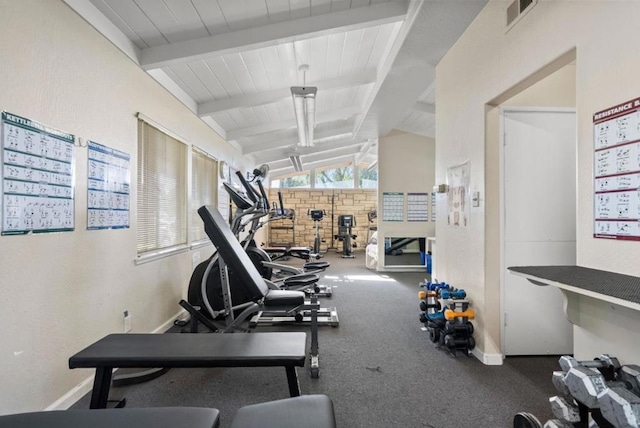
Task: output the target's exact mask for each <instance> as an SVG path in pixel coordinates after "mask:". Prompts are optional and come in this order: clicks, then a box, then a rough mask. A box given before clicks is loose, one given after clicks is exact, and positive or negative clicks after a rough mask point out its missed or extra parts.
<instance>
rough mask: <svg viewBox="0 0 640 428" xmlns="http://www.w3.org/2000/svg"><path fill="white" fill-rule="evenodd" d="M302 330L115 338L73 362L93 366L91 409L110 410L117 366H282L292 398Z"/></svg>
mask: <svg viewBox="0 0 640 428" xmlns="http://www.w3.org/2000/svg"><path fill="white" fill-rule="evenodd" d="M306 346H307V335H306V333H304V332H287V333H251V334H242V333H239V334H202V335H200V334H180V333H175V334H170V333H166V334H111V335H108V336H106V337H104V338H102V339H100V340H99V341H97V342H95V343H94V344H92V345H90V346H88V347H87V348H85V349H84V350H82V351H80V352H78V353H77V354H75V355H74V356H72V357H71V358H69V368H71V369H75V368H95V369H96V374H95V378H94V382H93V391H92V393H91V403H90V408H91V409H104V408H106V407H107V400H108V398H109V389H110V387H111V378H112V372H113V369H115V368H155V367H171V368H174V367H182V368H189V367H274V366H279V367H284V368H285V370H286V373H287V383H288V386H289V394H290V395H291V396H292V397H295V396H299V395H300V386H299V384H298V374H297V373H296V367H303V366H304V362H305V359H306Z"/></svg>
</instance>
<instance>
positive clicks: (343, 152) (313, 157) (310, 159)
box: [269, 146, 360, 170]
mask: <svg viewBox="0 0 640 428" xmlns="http://www.w3.org/2000/svg"><path fill="white" fill-rule="evenodd" d="M359 151H360V147H357V146H350V147H340V148H338V149H333V150H323V151H321V152H315V153H311V154H308V155H301V154H300V153H289V154H288V155H287V157H286V158H283V159H281V160H278V161H275V162H269V168H270V170H272V169H276V170H277V169H283V168H286V167H287V166H289V165H290V162H289V156H291V155H294V154H296V155H299V156H300V160H301V161H302V164H303V165H306V164H308V163H309V164H313V163H314V162H321V161H325V160H327V159H335V158H341V157H344V156H352V157H353V155H354V154H356V153H358V152H359ZM352 160H353V159H352Z"/></svg>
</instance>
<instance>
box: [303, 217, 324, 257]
mask: <svg viewBox="0 0 640 428" xmlns="http://www.w3.org/2000/svg"><path fill="white" fill-rule="evenodd" d="M307 215H308V216H309V217H311V220H313V223H314V225H315V231H316V234H315V237H314V239H313V253H314V254H315V255H316V258H320V257H322V255H321V254H320V244H322V238H320V222H321V221H322V219H323V218H324V216H325V215H327V213H326V212H325V210H307Z"/></svg>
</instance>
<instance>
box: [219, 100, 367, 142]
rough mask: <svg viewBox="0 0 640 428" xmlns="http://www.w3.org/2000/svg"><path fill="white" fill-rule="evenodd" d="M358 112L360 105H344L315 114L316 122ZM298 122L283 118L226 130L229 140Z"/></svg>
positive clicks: (330, 120) (290, 125)
mask: <svg viewBox="0 0 640 428" xmlns="http://www.w3.org/2000/svg"><path fill="white" fill-rule="evenodd" d="M359 112H360V106H351V107H345V108H341V109H337V110H330V111H325V112H322V113H317V114H316V124H320V123H324V122H333V121H334V120H341V119H348V118H350V117H352V116H354V115H356V114H358V113H359ZM297 126H298V123H297V122H296V120H295V119H291V120H283V121H280V122H269V123H261V124H260V125H256V126H250V127H247V128H240V129H234V130H231V131H228V132H227V138H228V139H229V140H237V139H238V138H243V137H250V136H252V135H259V134H265V133H267V132H273V131H279V130H281V129H289V128H295V127H297Z"/></svg>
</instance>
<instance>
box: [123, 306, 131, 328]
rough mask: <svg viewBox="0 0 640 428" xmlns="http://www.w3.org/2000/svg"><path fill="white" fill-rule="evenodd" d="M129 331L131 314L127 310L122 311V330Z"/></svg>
mask: <svg viewBox="0 0 640 428" xmlns="http://www.w3.org/2000/svg"><path fill="white" fill-rule="evenodd" d="M130 331H131V314H130V313H129V311H124V332H125V333H129V332H130Z"/></svg>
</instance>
